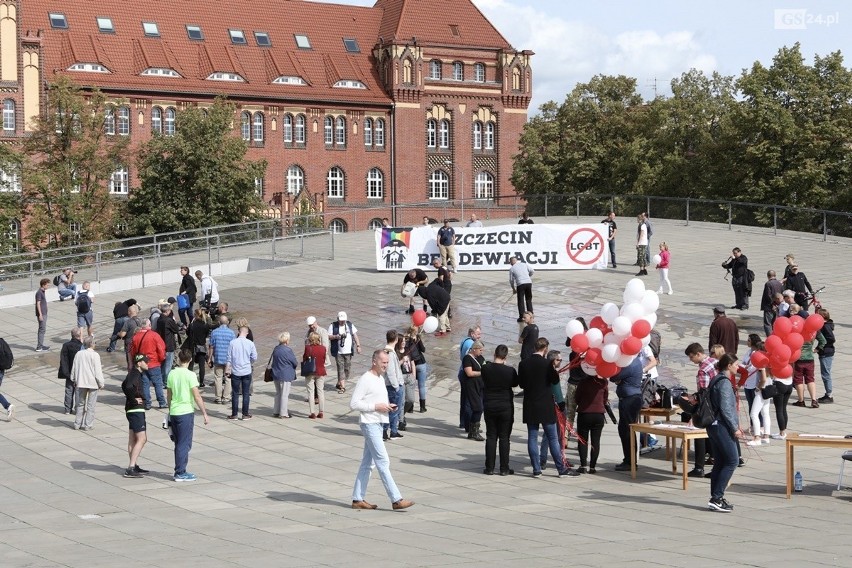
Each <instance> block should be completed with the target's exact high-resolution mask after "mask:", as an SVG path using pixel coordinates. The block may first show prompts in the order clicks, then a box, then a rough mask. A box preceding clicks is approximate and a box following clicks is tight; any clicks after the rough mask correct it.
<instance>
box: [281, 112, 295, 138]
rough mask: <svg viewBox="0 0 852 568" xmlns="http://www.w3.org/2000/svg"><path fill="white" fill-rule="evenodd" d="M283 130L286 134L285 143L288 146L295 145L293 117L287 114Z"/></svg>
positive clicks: (283, 121)
mask: <svg viewBox="0 0 852 568" xmlns="http://www.w3.org/2000/svg"><path fill="white" fill-rule="evenodd" d="M281 130H282V131H283V133H284V142H286V143H287V144H292V143H293V115H292V114H290V113H287V114H285V115H284V119H283V120H282V121H281Z"/></svg>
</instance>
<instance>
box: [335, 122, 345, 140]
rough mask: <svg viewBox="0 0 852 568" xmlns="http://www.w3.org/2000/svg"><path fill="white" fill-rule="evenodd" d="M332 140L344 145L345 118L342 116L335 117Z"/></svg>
mask: <svg viewBox="0 0 852 568" xmlns="http://www.w3.org/2000/svg"><path fill="white" fill-rule="evenodd" d="M334 133H335V136H334V142H335V144H337V145H338V146H346V119H345V118H343V117H342V116H338V117H337V122H336V124H335V127H334Z"/></svg>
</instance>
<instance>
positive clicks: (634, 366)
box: [610, 357, 642, 471]
mask: <svg viewBox="0 0 852 568" xmlns="http://www.w3.org/2000/svg"><path fill="white" fill-rule="evenodd" d="M610 381H612V382H613V383H615V384H616V385H617V386H616V389H615V394H616V396H617V397H618V437H619V438H621V452H622V454H623V455H624V461H622V462H621V463H620V464H618V465H617V466H615V471H630V460H631V459H632V460H634V461H635V460H636V456H635V455H633V456H631V455H630V425H631V424H635V423H636V422H639V413H640V411H641V410H642V360H641V359H639V357H637V358H636V359H634V360H633V362H632V363H630V364H629V365H627V366H626V367H624V368H622V369H621V371H619V372H618V374H617V375H615V376H614V377H612V378H611V379H610ZM634 436H635V435H634ZM634 447H635V448H638V447H639V446H638V444H635V443H634Z"/></svg>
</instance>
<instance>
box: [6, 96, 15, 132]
mask: <svg viewBox="0 0 852 568" xmlns="http://www.w3.org/2000/svg"><path fill="white" fill-rule="evenodd" d="M3 130H4V131H5V132H14V131H15V101H13V100H12V99H6V100H5V101H3Z"/></svg>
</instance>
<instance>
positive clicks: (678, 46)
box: [336, 0, 852, 114]
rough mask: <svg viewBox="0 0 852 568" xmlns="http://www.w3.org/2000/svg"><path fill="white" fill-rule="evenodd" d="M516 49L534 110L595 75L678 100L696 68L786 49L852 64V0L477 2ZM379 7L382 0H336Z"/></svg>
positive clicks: (729, 70)
mask: <svg viewBox="0 0 852 568" xmlns="http://www.w3.org/2000/svg"><path fill="white" fill-rule="evenodd" d="M473 2H474V3H475V4H476V5H477V6H478V7H479V9H480V10H482V12H483V13H484V14H485V15H486V16H487V17H488V19H489V20H491V22H492V23H493V24H494V26H495V27H497V29H498V30H499V31H500V32H501V33H502V34H503V35H504V36H505V37H506V39H507V40H508V41H509V43H511V44H512V45H513V47H515V48H516V49H531V50H532V51H534V52H535V53H536V55H535V57H533V100H532V104H531V105H530V112H531V114H532V113H535V111H536V109H537V108H538V106H539V105H540V104H542V103H544V102H547V101H549V100H553V101H557V102H562V101H563V100H564V98H565V95H566V94H567V93H568V92H569V91H571V89H573V88H574V86H575V85H576V84H577V83H582V82H586V81H588V80H589V79H590V78H591V77H592V76H594V75H596V74H607V75H618V74H623V75H627V76H630V77H635V78H636V79H637V80H638V86H639V90H640V92H641V93H642V95H643V96H644V97H645V98H646V99H647V98H652V97H653V96H654V88H655V85H656V88H657V91H658V92H659V93H661V94H664V95H668V94H670V90H669V82H670V81H671V79H672V78H674V77H678V76H680V74H681V73H683V72H685V71H688V70H689V69H691V68H696V69H700V70H702V71H704V72H705V73H707V74H709V73H711V72H712V71H719V72H720V73H722V74H725V75H739V74H740V73H741V72H742V70H743V68H748V67H751V65H752V63H754V62H755V61H760V62H762V63H763V64H764V65H767V66H768V65H770V64H771V63H772V57H773V56H774V55H775V54H776V53H777V52H778V49H779V48H781V47H782V46H785V45H786V46H792V45H793V44H794V43H795V42H797V41H798V42H800V43H801V45H802V53H803V54H804V55H805V58H806V60H807V61H808V62H809V63H810V62H812V61H813V56H814V54H819V55H827V54H829V53H831V52H833V51H838V50H839V51H841V52H842V53H843V54H844V55H845V56H846V65H847V67H849V66H850V65H852V2H849V0H821V1H820V0H810V1H804V0H789V1H787V0H772V1H770V0H737V1H733V0H713V1H712V2H708V1H704V2H696V1H689V0H679V1H677V2H675V1H673V0H630V1H628V0H621V1H610V2H607V1H598V2H590V1H588V0H586V1H584V2H578V1H576V0H473ZM336 3H341V4H357V5H361V6H371V5H373V4H374V1H373V0H336Z"/></svg>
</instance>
